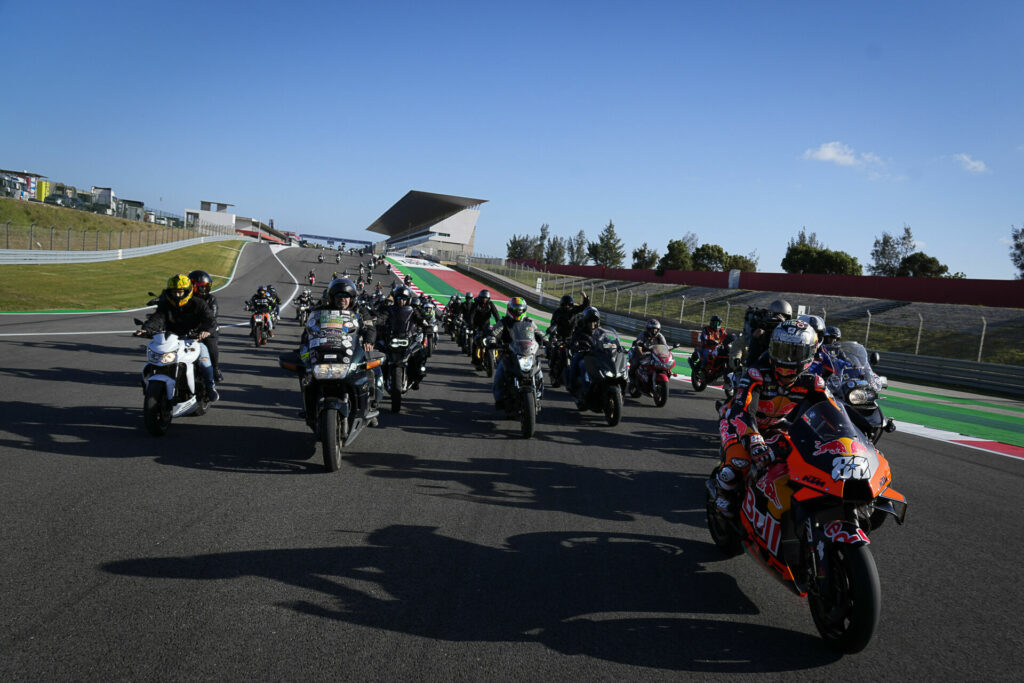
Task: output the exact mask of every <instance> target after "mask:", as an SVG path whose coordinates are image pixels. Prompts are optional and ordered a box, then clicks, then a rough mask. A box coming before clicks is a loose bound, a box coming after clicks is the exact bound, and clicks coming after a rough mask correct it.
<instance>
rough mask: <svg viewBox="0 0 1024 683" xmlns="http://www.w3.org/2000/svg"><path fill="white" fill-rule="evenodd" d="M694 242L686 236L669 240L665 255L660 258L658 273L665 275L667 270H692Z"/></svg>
mask: <svg viewBox="0 0 1024 683" xmlns="http://www.w3.org/2000/svg"><path fill="white" fill-rule="evenodd" d="M690 235H693V233H690ZM692 244H693V241H690V240H688V239H687V238H686V237H684V238H683V239H681V240H669V241H668V246H667V247H665V255H664V256H662V257H661V258H660V259H658V269H657V270H658V275H664V273H665V271H666V270H692V269H693V255H692V252H693V247H692V246H691V245H692Z"/></svg>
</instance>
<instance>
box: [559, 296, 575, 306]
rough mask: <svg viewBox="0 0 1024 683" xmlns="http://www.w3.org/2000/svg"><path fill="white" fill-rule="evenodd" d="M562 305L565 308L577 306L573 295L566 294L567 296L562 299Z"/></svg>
mask: <svg viewBox="0 0 1024 683" xmlns="http://www.w3.org/2000/svg"><path fill="white" fill-rule="evenodd" d="M562 305H563V306H575V305H576V301H575V300H574V299H573V298H572V294H566V295H565V296H563V297H562Z"/></svg>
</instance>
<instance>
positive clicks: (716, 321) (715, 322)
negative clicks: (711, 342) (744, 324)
mask: <svg viewBox="0 0 1024 683" xmlns="http://www.w3.org/2000/svg"><path fill="white" fill-rule="evenodd" d="M708 324H709V325H711V329H713V330H717V329H718V328H719V327H721V326H722V319H721V318H719V317H718V316H717V315H713V316H711V320H709V321H708Z"/></svg>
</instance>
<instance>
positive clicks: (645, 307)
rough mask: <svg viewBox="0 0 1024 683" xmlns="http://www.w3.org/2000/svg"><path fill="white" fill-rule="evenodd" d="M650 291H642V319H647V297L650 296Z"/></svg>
mask: <svg viewBox="0 0 1024 683" xmlns="http://www.w3.org/2000/svg"><path fill="white" fill-rule="evenodd" d="M650 295H651V293H650V292H644V319H645V320H646V319H647V299H648V297H650Z"/></svg>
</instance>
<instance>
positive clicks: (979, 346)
mask: <svg viewBox="0 0 1024 683" xmlns="http://www.w3.org/2000/svg"><path fill="white" fill-rule="evenodd" d="M986 327H988V321H987V320H985V316H981V341H979V342H978V362H979V363H980V362H981V349H982V347H984V346H985V328H986Z"/></svg>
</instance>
